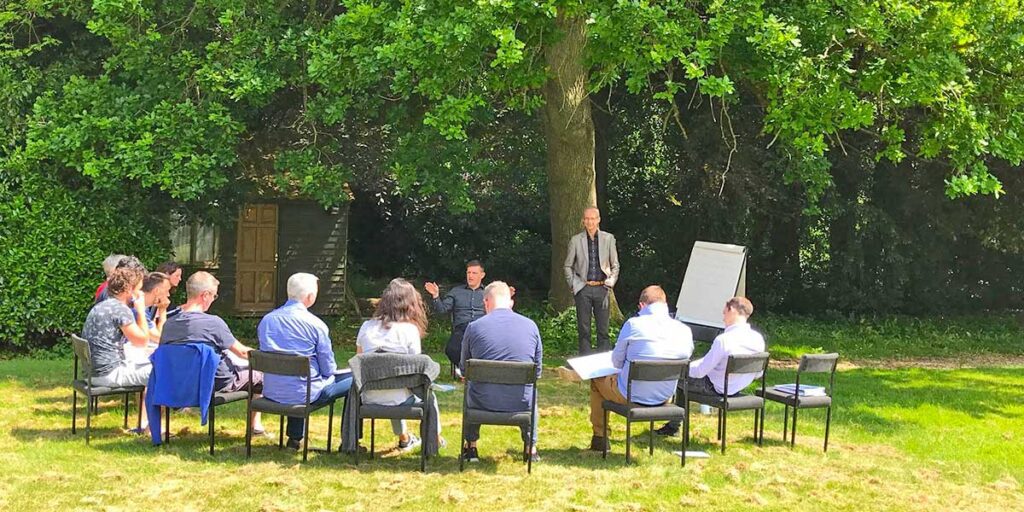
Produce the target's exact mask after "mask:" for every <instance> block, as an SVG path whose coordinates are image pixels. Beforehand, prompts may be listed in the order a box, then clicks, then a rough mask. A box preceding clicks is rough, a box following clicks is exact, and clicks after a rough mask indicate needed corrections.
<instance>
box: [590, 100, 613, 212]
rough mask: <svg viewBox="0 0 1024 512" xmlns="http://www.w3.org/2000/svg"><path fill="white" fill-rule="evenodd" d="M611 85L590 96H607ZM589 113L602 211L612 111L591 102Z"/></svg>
mask: <svg viewBox="0 0 1024 512" xmlns="http://www.w3.org/2000/svg"><path fill="white" fill-rule="evenodd" d="M610 89H611V87H605V88H604V89H602V90H600V91H598V93H597V94H596V95H595V96H594V97H593V98H592V99H593V100H597V99H599V98H607V97H608V95H609V93H610ZM591 106H592V109H591V113H592V114H593V118H594V175H595V178H596V179H595V182H594V185H595V188H596V189H597V207H598V209H600V210H601V212H602V213H604V212H605V211H606V210H607V207H608V159H609V157H610V153H609V151H608V147H609V146H610V145H611V141H612V121H613V119H612V113H611V112H609V111H608V110H607V108H608V107H607V106H606V105H602V104H600V103H597V102H596V101H595V102H593V103H591Z"/></svg>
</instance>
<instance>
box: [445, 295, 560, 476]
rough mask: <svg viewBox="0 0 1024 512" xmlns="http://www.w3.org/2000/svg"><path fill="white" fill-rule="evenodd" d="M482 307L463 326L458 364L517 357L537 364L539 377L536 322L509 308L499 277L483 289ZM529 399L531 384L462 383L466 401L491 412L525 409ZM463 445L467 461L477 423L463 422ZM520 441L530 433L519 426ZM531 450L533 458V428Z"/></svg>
mask: <svg viewBox="0 0 1024 512" xmlns="http://www.w3.org/2000/svg"><path fill="white" fill-rule="evenodd" d="M484 309H485V310H486V311H487V315H486V316H484V317H483V318H481V319H479V320H476V321H475V322H473V323H471V324H469V326H467V327H466V335H465V337H464V338H463V342H462V358H461V361H460V367H462V368H463V369H464V368H465V366H466V361H468V360H470V359H485V360H488V361H519V362H531V363H535V364H536V365H537V377H540V372H541V364H542V361H543V357H544V349H543V347H542V345H541V340H540V331H539V330H538V329H537V324H535V323H534V322H533V320H530V319H529V318H526V317H525V316H523V315H520V314H519V313H515V312H513V311H512V290H511V289H510V288H509V286H508V285H507V284H505V283H503V282H501V281H494V282H493V283H491V284H489V285H487V288H485V289H484ZM532 399H533V386H531V385H526V386H523V385H514V384H491V383H472V382H471V383H469V385H467V387H466V402H467V405H468V406H469V407H471V408H474V409H484V410H487V411H495V412H518V411H528V410H530V407H531V406H532V407H534V408H536V406H537V404H531V403H530V402H531V401H532ZM465 429H466V442H467V444H466V446H464V447H463V451H462V456H463V458H465V459H466V460H467V461H470V462H476V461H477V460H479V458H478V455H477V450H476V442H477V440H478V439H480V425H476V424H473V423H467V424H466V425H465ZM522 435H523V441H524V442H525V441H527V439H528V438H527V437H526V436H528V435H531V433H529V432H526V429H523V432H522ZM532 436H533V446H534V448H533V454H531V456H532V457H533V458H534V459H535V460H536V458H537V431H536V430H534V431H533V432H532Z"/></svg>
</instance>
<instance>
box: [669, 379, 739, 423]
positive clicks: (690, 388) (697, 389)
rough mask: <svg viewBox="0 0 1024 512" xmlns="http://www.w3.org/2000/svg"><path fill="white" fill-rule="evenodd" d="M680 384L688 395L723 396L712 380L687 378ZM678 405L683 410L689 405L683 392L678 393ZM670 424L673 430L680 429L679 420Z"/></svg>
mask: <svg viewBox="0 0 1024 512" xmlns="http://www.w3.org/2000/svg"><path fill="white" fill-rule="evenodd" d="M679 384H680V385H683V386H686V392H687V393H696V394H698V395H721V393H719V392H718V391H716V390H715V385H714V384H712V383H711V379H709V378H707V377H701V378H699V379H695V378H693V377H687V378H686V381H685V384H684V382H683V381H681V382H680V383H679ZM734 394H735V393H734ZM676 405H678V406H679V407H683V408H686V407H687V406H688V405H689V404H684V403H683V393H682V391H680V392H677V393H676ZM668 424H669V425H672V428H675V429H678V428H679V421H677V420H672V421H670V422H668Z"/></svg>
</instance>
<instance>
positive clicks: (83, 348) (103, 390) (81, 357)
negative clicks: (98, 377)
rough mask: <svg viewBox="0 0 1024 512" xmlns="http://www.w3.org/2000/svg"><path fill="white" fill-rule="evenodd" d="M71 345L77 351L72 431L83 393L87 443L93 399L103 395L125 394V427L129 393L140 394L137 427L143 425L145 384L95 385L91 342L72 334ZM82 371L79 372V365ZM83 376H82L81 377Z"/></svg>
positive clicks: (75, 430) (73, 379)
mask: <svg viewBox="0 0 1024 512" xmlns="http://www.w3.org/2000/svg"><path fill="white" fill-rule="evenodd" d="M71 347H72V348H73V349H74V352H75V362H74V365H75V366H74V377H73V378H72V380H71V388H72V391H71V433H72V434H76V433H77V432H78V430H77V423H78V394H79V393H81V394H83V395H85V397H86V398H87V400H86V405H85V444H89V436H90V433H91V431H92V412H93V409H94V408H95V407H94V405H93V403H92V402H93V400H94V399H96V398H97V397H101V396H111V395H124V428H128V395H132V394H135V393H138V394H139V419H138V423H137V425H136V426H137V427H141V426H142V407H143V405H142V392H143V391H144V390H145V389H146V387H145V386H128V387H106V386H94V385H93V384H92V378H93V377H94V375H93V368H92V354H91V352H90V350H89V342H88V341H86V340H84V339H82V338H80V337H79V336H78V335H75V334H72V335H71ZM79 365H81V367H82V371H81V373H79V371H78V367H79ZM79 377H81V378H79Z"/></svg>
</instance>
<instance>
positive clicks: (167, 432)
mask: <svg viewBox="0 0 1024 512" xmlns="http://www.w3.org/2000/svg"><path fill="white" fill-rule="evenodd" d="M164 444H171V408H170V407H164Z"/></svg>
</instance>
